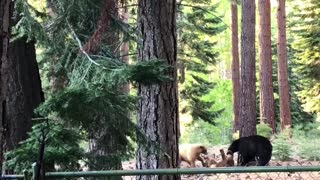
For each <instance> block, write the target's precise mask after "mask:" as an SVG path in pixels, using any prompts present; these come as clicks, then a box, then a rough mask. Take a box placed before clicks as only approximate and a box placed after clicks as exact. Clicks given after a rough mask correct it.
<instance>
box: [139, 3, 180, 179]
mask: <svg viewBox="0 0 320 180" xmlns="http://www.w3.org/2000/svg"><path fill="white" fill-rule="evenodd" d="M138 52H139V55H138V58H139V60H140V61H148V60H152V59H155V58H157V59H161V60H164V61H165V62H166V63H167V64H168V65H170V66H171V67H172V68H171V69H170V72H169V73H168V75H169V76H170V77H171V78H172V79H173V80H172V81H170V82H163V83H160V84H153V85H145V84H139V87H138V95H139V103H138V113H137V119H138V128H139V130H140V132H141V133H142V134H144V135H145V136H146V138H147V141H148V145H145V144H139V146H138V150H137V154H136V160H137V161H136V166H137V169H158V168H177V167H178V159H179V149H178V139H179V119H178V112H179V111H178V91H177V69H176V68H177V39H176V1H174V0H139V1H138ZM140 138H141V137H140ZM137 179H180V176H179V175H152V176H139V177H137Z"/></svg>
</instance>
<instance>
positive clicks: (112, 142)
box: [84, 0, 125, 179]
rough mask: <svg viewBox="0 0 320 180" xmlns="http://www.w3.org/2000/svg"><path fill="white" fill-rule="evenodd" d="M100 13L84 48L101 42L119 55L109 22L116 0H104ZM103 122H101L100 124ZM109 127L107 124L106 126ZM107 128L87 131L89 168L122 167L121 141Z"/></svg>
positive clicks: (90, 48)
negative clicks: (88, 135) (94, 28)
mask: <svg viewBox="0 0 320 180" xmlns="http://www.w3.org/2000/svg"><path fill="white" fill-rule="evenodd" d="M100 14H101V15H100V17H99V20H98V25H97V27H98V29H97V30H96V32H95V33H94V34H93V36H92V37H91V38H90V39H89V41H88V42H87V43H86V45H85V47H84V48H87V51H88V52H91V53H94V52H97V51H98V50H99V47H100V46H101V43H103V44H104V45H106V46H108V48H109V49H110V51H111V52H112V53H113V55H115V56H117V55H119V49H118V46H117V45H116V44H117V42H118V41H119V33H118V32H117V30H115V29H113V28H112V26H111V24H112V18H113V17H118V16H119V14H118V0H105V5H104V7H102V9H101V13H100ZM119 89H121V90H120V91H119ZM117 90H118V91H119V93H124V92H123V91H124V88H119V87H118V89H117ZM99 118H101V116H100V115H98V116H97V118H96V119H95V120H94V121H97V122H98V121H101V120H105V119H99ZM115 118H116V117H115ZM105 123H106V122H101V124H105ZM110 127H111V126H108V128H110ZM108 128H106V127H101V128H100V129H97V130H94V131H92V132H89V134H90V137H89V152H90V155H91V158H90V166H89V168H90V170H110V169H117V170H119V169H122V165H121V159H120V158H119V157H118V156H119V155H120V150H119V149H121V147H120V146H122V145H120V144H121V142H118V138H117V135H115V134H113V132H114V131H112V130H110V129H108ZM124 128H125V127H124ZM124 146H125V145H124ZM113 179H121V177H113Z"/></svg>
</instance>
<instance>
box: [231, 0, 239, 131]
mask: <svg viewBox="0 0 320 180" xmlns="http://www.w3.org/2000/svg"><path fill="white" fill-rule="evenodd" d="M230 8H231V59H232V60H231V69H232V73H231V76H232V77H231V78H232V101H233V132H237V131H239V115H240V114H239V112H240V65H239V45H238V44H239V40H238V6H237V3H236V1H232V2H231V5H230Z"/></svg>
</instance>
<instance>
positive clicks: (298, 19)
mask: <svg viewBox="0 0 320 180" xmlns="http://www.w3.org/2000/svg"><path fill="white" fill-rule="evenodd" d="M292 6H293V10H294V12H297V13H292V14H291V15H290V16H289V17H291V22H290V30H291V32H292V33H293V34H294V36H295V40H294V43H293V48H294V50H295V61H296V63H297V64H299V66H298V67H296V69H295V70H296V71H297V73H299V82H300V83H301V84H302V89H300V93H299V96H300V98H301V99H302V101H303V103H304V108H305V109H306V110H307V111H309V112H313V113H318V114H319V112H320V106H319V104H320V101H319V99H320V98H319V97H320V93H319V92H320V83H319V80H320V74H319V72H320V63H319V58H320V53H319V52H318V49H319V48H320V38H319V28H318V27H319V25H320V18H319V17H320V13H319V12H320V11H319V10H320V3H319V1H315V0H302V1H299V3H297V2H292Z"/></svg>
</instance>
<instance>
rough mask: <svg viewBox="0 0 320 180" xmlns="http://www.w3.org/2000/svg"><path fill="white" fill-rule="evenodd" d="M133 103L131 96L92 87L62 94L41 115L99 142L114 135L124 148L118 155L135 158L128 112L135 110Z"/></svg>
mask: <svg viewBox="0 0 320 180" xmlns="http://www.w3.org/2000/svg"><path fill="white" fill-rule="evenodd" d="M133 102H134V98H132V97H130V96H127V95H125V94H117V93H116V92H114V90H113V89H109V88H107V87H105V86H102V85H99V84H92V85H90V86H88V87H82V88H81V87H77V88H76V87H74V88H67V89H65V90H64V91H61V92H58V93H57V94H55V95H54V96H52V97H51V98H49V99H48V100H47V101H46V102H45V103H44V104H43V105H41V106H40V107H39V113H40V114H54V115H55V116H58V117H62V118H63V120H64V121H65V122H67V123H68V124H70V125H72V126H73V127H79V128H80V129H82V130H84V132H86V133H87V136H89V135H90V137H91V138H95V134H96V135H97V137H96V138H97V139H99V138H101V137H104V136H101V135H102V134H106V133H107V134H110V135H111V134H112V135H114V137H113V138H116V142H118V143H119V144H121V145H119V149H118V151H119V154H118V155H121V156H122V157H123V158H128V157H131V156H132V147H131V146H130V143H129V139H128V138H127V136H129V137H131V138H134V137H135V134H134V131H135V125H134V124H133V123H132V122H131V121H130V119H129V118H128V116H127V112H130V110H132V109H133V108H134V106H133ZM102 127H103V128H102ZM91 132H95V133H94V134H91ZM92 136H93V137H92ZM101 140H104V139H101Z"/></svg>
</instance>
